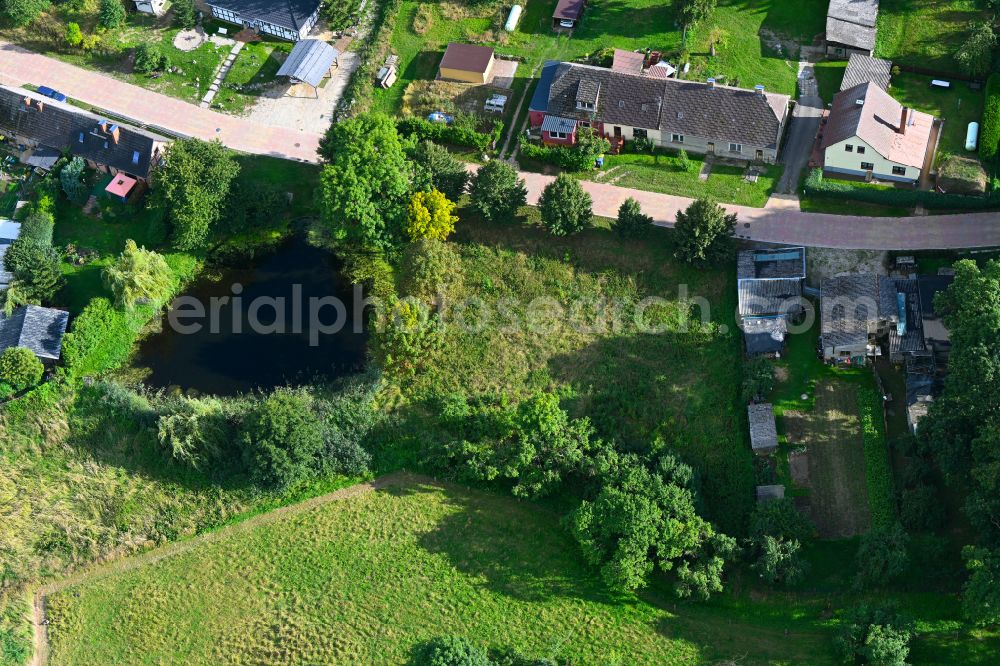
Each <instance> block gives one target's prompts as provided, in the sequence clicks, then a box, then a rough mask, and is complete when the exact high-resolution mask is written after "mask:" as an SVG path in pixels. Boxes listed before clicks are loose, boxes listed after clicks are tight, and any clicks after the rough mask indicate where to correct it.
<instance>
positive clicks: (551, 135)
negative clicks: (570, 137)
mask: <svg viewBox="0 0 1000 666" xmlns="http://www.w3.org/2000/svg"><path fill="white" fill-rule="evenodd" d="M566 136H567V135H566V132H549V138H550V139H565V138H566Z"/></svg>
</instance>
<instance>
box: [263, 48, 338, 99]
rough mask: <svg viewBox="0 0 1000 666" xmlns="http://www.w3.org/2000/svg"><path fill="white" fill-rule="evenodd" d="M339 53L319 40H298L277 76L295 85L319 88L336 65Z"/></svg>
mask: <svg viewBox="0 0 1000 666" xmlns="http://www.w3.org/2000/svg"><path fill="white" fill-rule="evenodd" d="M338 57H340V52H339V51H338V50H337V49H335V48H333V47H332V46H330V45H329V44H327V43H326V42H324V41H321V40H319V39H303V40H300V41H299V42H298V43H297V44H296V45H295V46H294V47H293V48H292V52H291V53H289V54H288V57H287V58H286V59H285V62H283V63H281V67H280V68H278V76H285V77H288V78H289V79H290V80H291V81H293V82H295V83H306V84H308V85H310V86H312V87H313V88H314V89H315V88H319V86H320V84H321V83H323V79H325V78H326V77H328V76H330V70H331V69H332V68H333V67H334V66H335V65H336V64H337V58H338Z"/></svg>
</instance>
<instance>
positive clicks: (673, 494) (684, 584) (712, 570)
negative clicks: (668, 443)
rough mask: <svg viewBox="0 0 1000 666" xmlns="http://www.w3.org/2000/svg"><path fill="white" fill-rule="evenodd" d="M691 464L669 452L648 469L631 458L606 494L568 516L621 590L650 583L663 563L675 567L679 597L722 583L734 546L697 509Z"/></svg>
mask: <svg viewBox="0 0 1000 666" xmlns="http://www.w3.org/2000/svg"><path fill="white" fill-rule="evenodd" d="M692 478H693V472H692V470H691V468H690V467H688V466H686V465H683V464H681V463H679V462H678V461H677V460H676V459H675V458H673V457H672V456H670V455H664V456H662V457H661V458H659V459H658V460H656V461H654V462H653V464H652V468H649V467H647V466H646V464H644V463H643V462H642V461H641V460H639V459H638V458H636V457H635V456H627V457H626V458H625V459H624V460H623V461H622V463H621V464H619V465H616V466H615V467H614V468H613V469H612V470H611V471H610V472H609V473H608V475H607V477H606V478H605V479H604V483H603V485H602V487H601V489H600V492H599V493H598V494H597V496H596V497H595V498H594V499H593V500H592V501H590V500H588V501H584V502H583V503H581V505H580V506H579V508H577V509H576V510H575V511H574V512H573V513H572V514H571V515H570V517H569V525H570V530H571V532H572V533H573V535H574V536H575V537H576V540H577V542H578V543H579V544H580V547H581V549H582V550H583V554H584V557H585V558H586V559H587V561H588V562H590V563H591V564H593V565H594V566H597V567H599V568H600V572H601V577H602V578H603V579H604V580H605V582H606V583H607V584H608V585H610V586H611V587H613V588H615V589H620V590H635V589H637V588H640V587H644V586H645V585H646V584H647V581H648V578H649V576H650V574H652V572H653V570H654V568H656V567H658V568H660V569H661V570H663V571H673V572H674V573H675V577H676V582H675V592H676V594H677V595H678V596H681V597H684V596H691V595H696V596H699V597H702V598H708V596H710V595H711V593H712V592H718V591H720V590H721V589H722V573H723V568H724V566H725V563H726V561H727V560H729V559H731V558H732V557H733V556H734V554H735V550H736V543H735V541H734V540H733V539H732V538H730V537H727V536H725V535H724V534H718V533H716V532H715V530H714V529H713V528H712V525H711V524H710V523H709V522H708V521H706V520H705V519H703V518H702V517H701V516H699V515H698V513H697V511H696V510H695V505H696V498H695V494H694V491H693V489H692V486H691V483H692Z"/></svg>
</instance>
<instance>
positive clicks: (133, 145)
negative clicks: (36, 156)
mask: <svg viewBox="0 0 1000 666" xmlns="http://www.w3.org/2000/svg"><path fill="white" fill-rule="evenodd" d="M0 134H3V135H4V136H6V137H7V138H9V139H10V140H12V141H13V142H14V143H15V144H17V145H18V146H22V147H23V148H24V149H34V148H41V147H45V148H48V149H51V150H57V151H59V152H62V153H66V152H68V153H70V154H72V155H76V156H79V157H82V158H83V159H84V160H85V161H86V162H87V166H89V167H90V168H92V169H96V170H98V171H101V172H104V173H112V174H117V173H120V172H123V173H126V174H128V175H130V176H132V177H134V178H135V179H136V180H139V181H143V182H145V181H147V180H148V178H149V174H150V171H151V170H152V168H153V167H154V166H156V164H157V163H159V161H160V159H161V158H162V155H163V151H164V149H165V148H166V145H167V143H169V140H168V139H166V138H165V137H162V136H158V135H156V134H153V133H151V132H147V131H145V130H140V129H138V128H135V127H130V126H128V125H125V124H123V123H120V122H112V121H110V120H108V119H106V118H101V117H100V116H98V115H96V114H93V113H90V112H89V111H85V110H83V109H80V108H78V107H75V106H72V105H70V104H67V103H65V102H57V101H55V100H52V99H49V98H47V97H43V96H42V95H39V94H37V93H34V92H31V91H30V90H24V89H23V88H11V87H8V86H0Z"/></svg>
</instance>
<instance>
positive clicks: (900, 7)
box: [875, 0, 990, 84]
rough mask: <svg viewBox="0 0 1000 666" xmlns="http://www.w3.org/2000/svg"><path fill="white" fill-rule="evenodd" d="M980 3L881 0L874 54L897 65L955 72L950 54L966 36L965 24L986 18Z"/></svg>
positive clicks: (962, 0)
mask: <svg viewBox="0 0 1000 666" xmlns="http://www.w3.org/2000/svg"><path fill="white" fill-rule="evenodd" d="M984 5H985V3H981V2H977V0H882V2H881V3H880V4H879V14H878V41H877V43H876V45H875V54H876V55H877V56H878V57H880V58H887V59H889V60H892V61H893V62H894V63H895V64H897V65H910V66H913V67H922V68H925V69H931V70H936V71H940V72H957V71H958V64H957V63H956V62H955V58H954V54H955V51H957V50H958V47H959V46H961V44H962V42H964V41H965V39H966V37H967V36H968V26H969V23H970V22H972V21H985V20H988V19H989V18H990V15H989V12H988V11H986V9H985V6H984ZM893 83H894V84H895V81H893Z"/></svg>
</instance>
